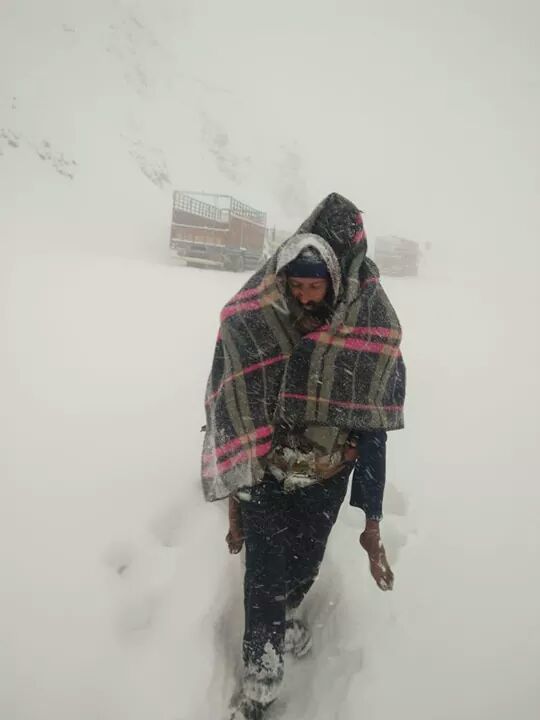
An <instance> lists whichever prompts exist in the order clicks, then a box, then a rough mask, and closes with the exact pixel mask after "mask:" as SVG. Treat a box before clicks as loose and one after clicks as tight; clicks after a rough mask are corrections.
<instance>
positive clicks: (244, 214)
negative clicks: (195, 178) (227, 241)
mask: <svg viewBox="0 0 540 720" xmlns="http://www.w3.org/2000/svg"><path fill="white" fill-rule="evenodd" d="M202 197H204V198H208V199H209V200H213V201H214V202H207V201H206V200H201V198H202ZM174 208H175V209H176V210H183V211H184V212H188V213H191V214H192V215H197V216H198V217H206V218H209V219H210V220H215V221H217V222H227V220H228V216H229V214H231V215H236V216H237V217H241V218H245V219H246V220H250V221H251V222H254V223H256V224H257V225H262V226H265V225H266V213H264V212H261V211H260V210H256V209H255V208H253V207H251V206H250V205H246V203H243V202H240V201H239V200H237V199H236V198H233V197H232V196H231V195H213V194H211V193H202V192H201V193H200V192H191V191H185V190H184V191H180V192H178V191H177V192H175V193H174Z"/></svg>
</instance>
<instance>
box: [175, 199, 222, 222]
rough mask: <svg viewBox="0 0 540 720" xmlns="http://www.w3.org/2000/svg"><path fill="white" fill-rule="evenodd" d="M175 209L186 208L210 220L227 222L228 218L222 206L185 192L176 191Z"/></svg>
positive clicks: (187, 210)
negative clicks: (218, 206)
mask: <svg viewBox="0 0 540 720" xmlns="http://www.w3.org/2000/svg"><path fill="white" fill-rule="evenodd" d="M174 209H175V210H184V211H185V212H188V213H191V214H192V215H198V216H199V217H206V218H209V219H210V220H217V221H218V222H225V221H226V219H227V217H226V215H224V211H223V210H220V208H217V207H216V206H215V205H210V203H206V202H203V201H202V200H198V199H197V198H194V197H192V196H191V195H186V194H185V193H174Z"/></svg>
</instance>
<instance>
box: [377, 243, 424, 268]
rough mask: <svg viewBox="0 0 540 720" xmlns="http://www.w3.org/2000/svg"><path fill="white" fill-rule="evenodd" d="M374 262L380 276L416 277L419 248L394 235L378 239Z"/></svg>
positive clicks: (415, 244) (416, 244)
mask: <svg viewBox="0 0 540 720" xmlns="http://www.w3.org/2000/svg"><path fill="white" fill-rule="evenodd" d="M374 260H375V262H376V264H377V266H378V268H379V270H380V271H381V274H382V275H418V265H419V262H420V246H419V245H418V243H417V242H415V241H414V240H407V239H406V238H402V237H397V236H396V235H386V236H384V237H378V238H377V239H376V241H375V254H374Z"/></svg>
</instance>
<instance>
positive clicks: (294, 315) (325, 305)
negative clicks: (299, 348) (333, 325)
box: [287, 293, 333, 335]
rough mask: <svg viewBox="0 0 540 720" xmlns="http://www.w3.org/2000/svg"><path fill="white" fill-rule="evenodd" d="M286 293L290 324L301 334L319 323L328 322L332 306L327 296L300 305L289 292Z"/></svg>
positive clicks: (308, 331)
mask: <svg viewBox="0 0 540 720" xmlns="http://www.w3.org/2000/svg"><path fill="white" fill-rule="evenodd" d="M288 295H289V297H288V298H287V304H288V306H289V311H290V314H291V321H292V324H293V326H294V327H295V328H296V329H297V330H298V331H299V332H300V333H301V334H302V335H306V334H307V333H310V332H313V331H314V330H316V329H317V328H318V327H320V326H321V325H324V324H325V323H328V322H330V320H331V318H332V313H333V307H332V305H331V304H330V302H329V301H328V299H327V298H325V299H324V300H321V302H318V303H308V304H307V305H302V303H300V302H298V300H296V299H295V298H294V297H293V296H292V295H291V294H290V293H288Z"/></svg>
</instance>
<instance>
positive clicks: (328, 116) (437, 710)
mask: <svg viewBox="0 0 540 720" xmlns="http://www.w3.org/2000/svg"><path fill="white" fill-rule="evenodd" d="M203 5H204V7H198V6H197V5H195V4H194V5H190V4H189V3H177V2H172V1H169V0H159V2H158V1H156V2H155V3H142V2H113V0H96V2H94V3H91V4H90V3H74V2H61V1H60V0H51V1H50V2H47V3H38V2H35V1H32V0H20V2H17V3H15V2H13V3H11V2H7V3H5V4H3V5H2V9H1V13H2V16H1V23H0V28H1V30H0V32H1V35H2V37H1V38H0V39H1V40H2V42H0V61H1V62H0V67H1V68H2V76H1V80H2V98H1V103H2V104H1V105H0V111H1V116H0V152H1V155H0V204H1V208H0V210H1V211H0V241H1V246H0V252H1V257H0V261H1V263H0V268H1V276H0V292H1V302H0V313H1V319H2V334H1V337H2V341H3V342H2V345H3V352H2V353H1V354H0V357H1V359H0V363H1V365H0V370H1V373H0V392H1V396H2V399H3V402H2V405H1V407H2V415H1V418H2V425H3V428H2V433H1V434H0V435H1V438H2V440H1V442H2V484H1V492H2V498H1V503H0V507H1V522H0V547H1V549H2V564H1V568H2V575H1V578H2V602H1V608H0V637H1V638H2V643H1V650H0V663H1V664H0V717H1V718H2V720H3V719H4V718H5V719H6V720H72V718H74V717H76V718H77V719H78V720H98V719H99V720H119V718H129V719H130V720H188V718H189V720H207V719H208V720H209V719H210V718H216V717H218V718H222V717H225V707H226V705H227V702H228V700H229V697H230V694H231V692H232V690H233V687H234V682H235V676H236V674H237V672H238V660H239V652H240V641H241V632H242V609H241V602H242V600H241V597H242V595H241V582H242V567H241V559H240V558H239V557H231V556H229V555H228V554H227V552H226V546H225V542H224V535H225V531H226V519H225V507H224V504H222V503H221V504H220V503H218V504H215V505H207V504H205V503H204V502H203V499H202V494H201V491H200V487H199V479H198V476H199V453H200V446H201V434H200V432H199V429H200V426H201V425H202V423H203V422H204V415H203V403H202V396H203V391H204V385H205V382H206V377H207V373H208V370H209V365H210V361H211V353H212V348H213V343H214V339H215V335H216V331H217V318H218V313H219V309H220V307H221V305H222V304H223V303H224V302H225V300H227V299H228V298H229V297H230V296H231V295H232V294H233V292H234V291H235V290H236V289H237V288H238V286H239V285H240V283H241V282H242V281H243V279H244V278H245V277H247V276H238V275H234V274H228V273H218V272H214V271H211V270H198V269H194V268H184V267H180V266H177V265H175V264H174V263H172V262H171V261H170V260H169V258H168V253H167V237H168V222H169V218H170V204H171V203H170V200H171V196H170V194H171V190H172V188H173V187H186V186H191V187H194V188H196V187H199V188H201V189H212V188H215V189H216V190H218V191H220V192H233V193H234V194H236V195H237V196H238V197H239V198H240V199H242V200H244V201H246V202H249V203H250V204H253V205H256V206H257V205H258V204H260V206H261V208H264V209H268V210H269V211H270V212H271V213H273V215H272V217H274V218H275V219H276V222H277V223H278V224H279V225H280V226H281V227H286V226H289V227H295V226H297V225H298V224H299V222H300V220H301V219H302V217H303V214H304V213H305V211H306V210H309V209H310V207H311V205H312V204H314V203H315V202H317V201H318V200H319V199H320V197H321V196H322V195H323V194H324V192H326V191H328V190H333V189H337V190H339V191H342V192H344V193H345V194H349V195H350V196H351V197H352V199H354V200H358V202H359V203H360V204H361V205H363V207H364V208H365V209H366V210H368V212H367V214H366V224H367V229H368V237H373V236H374V234H377V232H378V231H379V230H381V232H389V231H396V227H397V228H398V231H399V232H400V233H401V234H407V233H408V232H409V231H410V232H411V233H412V235H413V236H414V237H418V238H419V239H422V240H431V241H433V250H432V251H431V252H430V254H429V255H427V256H426V258H425V261H424V264H423V265H422V268H421V274H420V276H419V278H417V279H409V278H388V279H386V280H385V283H384V284H385V288H386V289H387V291H388V293H389V295H390V297H391V298H392V301H393V302H394V304H395V306H396V308H397V310H398V313H399V314H400V317H401V319H402V322H403V326H404V330H405V344H404V352H405V355H406V360H407V364H408V374H409V385H408V404H407V415H406V420H407V427H406V430H405V431H403V432H399V433H395V434H392V435H391V437H390V441H389V468H388V477H389V487H388V489H387V493H386V500H385V512H386V515H385V520H384V522H383V535H384V539H385V542H386V545H387V549H388V555H389V558H390V561H391V562H392V564H393V568H394V571H395V574H396V582H395V589H394V591H393V592H392V593H384V594H383V593H381V592H380V591H378V589H377V588H376V586H375V584H374V583H373V581H372V580H371V578H370V577H369V570H368V563H367V559H366V557H365V555H364V553H363V551H362V549H361V548H360V546H359V544H358V536H359V532H360V530H361V529H362V527H363V517H362V514H361V513H360V512H359V511H358V510H356V509H354V508H350V507H348V506H344V507H343V510H342V512H341V516H340V520H339V523H338V525H337V526H336V528H335V531H334V532H333V534H332V537H331V540H330V543H329V549H328V555H327V558H326V561H325V564H324V566H323V570H322V573H321V577H320V579H319V582H318V583H317V585H316V586H315V588H314V590H313V591H312V593H311V594H310V596H309V597H308V599H307V602H306V609H305V612H306V614H307V617H308V619H309V620H310V621H311V623H312V625H313V628H314V652H313V653H312V655H311V656H310V657H308V658H305V659H304V660H302V662H297V663H292V662H291V663H289V665H288V667H287V678H286V684H285V687H284V692H283V699H282V700H281V701H280V703H279V704H278V706H277V707H276V708H275V710H274V717H276V718H278V717H282V718H283V720H300V719H303V718H310V720H327V719H328V718H339V720H349V718H350V719H351V720H352V718H357V717H364V718H368V719H369V720H388V719H389V718H397V719H399V720H413V719H414V720H455V719H456V718H459V719H460V720H469V719H470V720H484V719H485V720H488V719H489V720H507V718H508V717H513V718H519V720H537V718H538V717H539V716H540V683H539V677H538V676H539V668H540V616H539V612H538V608H539V607H540V573H539V570H538V557H539V552H540V533H539V530H538V518H539V517H540V491H539V488H538V478H539V477H540V472H539V470H540V468H539V461H538V450H537V448H538V440H539V433H538V428H539V412H538V407H539V400H540V388H539V376H538V367H539V365H540V352H539V349H540V348H539V342H538V336H537V330H536V326H537V319H536V315H537V312H538V300H539V297H538V295H539V291H538V288H539V282H538V280H539V278H538V264H539V253H538V244H537V239H538V237H539V236H540V232H539V223H538V217H537V200H538V190H539V177H538V172H537V168H538V160H539V157H540V153H539V148H538V138H537V127H538V126H539V125H540V122H539V121H538V119H539V118H540V114H539V107H540V105H539V102H538V87H539V86H538V79H537V78H538V76H537V69H538V67H539V64H538V62H536V60H537V58H538V55H537V46H536V45H534V44H533V40H534V38H535V36H534V34H532V33H533V30H532V29H533V28H534V27H536V24H535V23H534V22H533V19H534V18H533V15H534V11H533V9H532V6H529V5H528V4H527V3H525V2H522V3H519V2H518V3H515V2H514V3H512V4H511V5H510V3H508V4H505V3H498V4H497V3H496V4H495V5H496V6H497V7H496V9H495V10H496V11H495V10H494V9H493V8H494V4H491V5H490V14H489V19H486V18H487V16H486V15H485V13H484V10H485V8H483V6H482V3H480V2H479V3H473V4H471V5H470V6H469V7H470V8H471V9H470V11H462V14H461V15H460V14H459V12H458V10H456V11H455V12H454V11H453V10H452V11H450V10H446V15H443V16H442V17H441V18H439V16H437V17H435V10H433V9H431V10H430V8H432V5H431V4H427V3H426V4H422V3H420V2H419V3H417V4H416V5H417V7H416V5H415V8H416V9H415V12H416V15H415V14H414V13H411V12H409V10H408V11H407V13H405V11H404V10H400V6H399V4H397V3H396V4H394V6H393V7H392V12H391V13H390V16H391V17H392V18H394V20H388V19H387V18H386V17H385V16H384V15H378V14H377V11H371V12H368V9H367V5H365V6H364V4H362V5H361V7H360V9H358V7H357V6H356V4H355V9H352V6H349V4H348V3H343V7H342V10H343V12H351V13H353V12H356V13H358V15H357V17H356V19H357V20H358V23H359V24H360V25H363V27H364V28H365V29H366V31H365V32H364V33H363V42H364V43H365V44H366V47H365V49H362V52H364V53H365V55H363V56H361V57H363V58H364V60H367V59H369V58H373V57H377V58H380V59H381V67H380V68H379V69H378V71H377V72H378V74H377V73H370V72H367V71H365V70H362V72H364V73H365V74H364V76H363V78H362V79H363V83H364V88H365V89H367V90H369V91H370V93H369V94H370V97H369V102H368V107H366V105H364V104H362V103H360V106H359V107H360V109H359V110H358V112H357V111H356V110H354V108H353V109H351V111H350V114H349V115H347V117H345V118H340V119H341V120H342V124H341V132H340V133H337V134H336V133H335V132H334V133H333V137H332V141H333V142H334V143H335V145H333V144H332V142H323V138H324V133H325V132H326V130H325V128H327V127H329V126H331V125H332V123H333V122H335V121H336V113H335V107H336V105H334V99H333V98H332V102H326V100H325V99H324V98H323V100H321V101H320V103H321V104H320V105H317V102H319V101H318V100H317V98H319V97H320V92H319V90H320V84H321V82H325V83H331V82H334V83H335V84H334V86H333V87H334V92H335V93H337V96H336V100H335V102H336V103H337V102H338V100H339V98H341V99H342V100H343V97H345V96H344V95H340V93H342V94H343V93H345V91H348V89H349V88H348V84H347V82H348V81H347V74H346V73H344V74H343V73H342V74H341V75H340V73H339V72H338V71H341V70H342V69H343V67H344V66H349V65H351V63H352V62H353V52H352V50H350V51H348V50H347V49H346V47H347V43H344V44H342V43H340V39H341V35H340V32H341V30H340V28H341V27H342V24H343V23H342V22H341V20H340V18H339V16H336V18H337V19H330V18H326V17H325V13H324V12H323V10H322V6H321V8H318V7H317V8H313V12H311V11H310V13H308V12H307V9H308V7H309V8H311V7H312V5H311V4H310V5H309V6H308V5H307V4H305V3H304V2H301V3H299V4H298V7H297V8H296V9H292V10H290V14H289V15H288V16H287V17H288V20H289V23H290V27H288V28H283V27H282V26H283V22H282V20H280V17H281V18H282V17H283V15H282V14H281V15H280V14H279V13H276V14H275V15H273V14H272V12H273V11H271V10H270V5H268V6H266V5H265V6H264V10H261V13H262V14H260V13H259V11H258V10H257V9H254V8H253V7H252V6H251V5H250V4H248V3H244V2H239V3H236V4H235V9H236V11H237V13H239V15H235V14H234V13H232V15H231V12H232V11H231V10H230V9H229V8H228V4H225V3H224V4H220V5H218V4H217V3H214V2H208V3H205V4H203ZM226 6H227V9H225V7H226ZM473 6H474V8H473ZM518 6H519V9H520V10H521V15H520V13H519V12H518ZM280 7H281V5H280ZM456 7H457V6H456ZM439 10H440V8H439ZM467 12H469V13H470V14H467ZM463 13H465V14H463ZM238 17H241V18H242V22H241V23H238ZM212 20H213V22H212ZM326 20H327V22H326ZM340 23H341V24H340ZM409 23H411V24H412V25H410V24H409ZM352 25H353V24H351V26H352ZM261 28H262V29H261ZM246 29H251V30H252V31H253V34H252V35H250V34H249V32H246ZM413 29H414V31H415V32H420V31H422V32H424V33H425V34H424V35H422V36H421V37H423V39H424V44H422V43H419V44H418V47H416V48H413V47H412V46H411V43H410V41H409V38H410V35H409V33H410V32H412V31H413ZM295 31H296V33H295ZM454 31H455V32H456V33H459V37H460V53H459V58H455V57H454V54H453V53H454V51H455V36H454V35H453V32H454ZM224 32H225V33H227V32H228V33H229V35H228V36H227V37H228V39H229V41H228V45H227V48H228V49H229V52H231V48H233V47H236V46H238V47H240V46H242V47H243V48H244V51H245V52H247V51H252V52H253V51H254V49H255V47H256V46H260V45H261V43H263V41H264V42H268V43H269V46H271V47H274V48H279V50H280V51H281V52H282V53H284V56H283V58H281V59H280V58H279V57H278V55H274V54H272V53H270V54H268V53H263V55H264V57H262V58H260V64H259V65H257V66H256V67H254V68H250V67H245V66H246V63H245V54H242V53H241V52H240V51H238V52H236V53H232V54H231V57H228V56H227V55H226V54H225V53H223V55H219V52H220V51H219V50H216V47H218V48H219V43H218V40H219V38H220V37H222V36H223V33H224ZM264 32H266V33H267V35H266V36H265V35H264ZM280 32H284V33H285V35H284V37H285V38H286V39H288V40H289V42H288V43H287V42H285V41H281V40H280V38H281V35H280ZM344 32H345V31H344ZM351 32H352V31H351V30H350V29H349V30H347V31H346V33H347V38H349V39H350V40H352V39H354V38H355V36H354V35H353V36H352V37H351V36H350V35H349V34H348V33H351ZM355 32H356V31H355ZM261 33H262V34H261ZM299 33H305V35H304V36H305V37H306V38H307V39H309V40H310V41H311V42H312V44H311V45H309V47H310V48H313V47H315V48H317V47H320V46H321V42H323V41H324V40H325V39H326V38H327V37H328V36H330V37H331V38H332V42H333V43H334V46H333V49H334V50H335V53H336V57H337V61H336V62H338V66H337V67H333V66H332V64H331V62H330V60H329V53H328V52H324V53H321V54H318V53H315V52H310V53H309V62H310V63H312V64H313V72H312V73H311V74H310V73H307V75H302V72H304V73H305V72H306V62H305V61H304V60H302V61H301V63H300V65H301V70H302V72H300V71H299V70H297V69H295V67H296V66H295V65H294V64H291V59H292V58H293V57H294V52H295V51H297V50H298V44H297V43H296V44H295V42H294V40H295V39H297V38H298V37H299ZM300 36H302V35H300ZM321 38H322V39H321ZM198 43H202V45H199V44H198ZM342 45H343V47H342ZM348 47H353V49H354V53H359V52H361V49H360V48H359V47H358V45H354V46H353V45H350V44H349V45H348ZM535 48H536V49H535ZM212 49H214V51H215V52H216V53H218V55H219V57H217V56H216V57H214V59H213V60H212V55H211V50H212ZM390 49H391V50H392V53H394V54H392V53H390V52H389V50H390ZM518 49H519V51H518ZM197 50H198V51H200V53H199V52H197ZM437 53H439V54H437ZM426 54H427V55H426ZM494 54H496V57H497V58H498V62H499V65H497V63H496V62H495V61H493V60H492V58H493V57H494ZM383 57H384V58H385V60H384V62H383V61H382V58H383ZM426 57H428V58H430V59H434V60H435V61H437V62H436V63H435V65H436V66H437V67H438V68H439V71H440V72H441V73H442V75H443V77H444V82H442V83H439V84H437V83H435V84H433V83H432V82H431V81H432V80H433V76H429V75H428V74H427V72H428V70H427V69H426V68H427V67H431V65H429V63H426ZM391 58H394V61H391ZM473 61H474V62H473ZM392 62H395V65H392ZM461 62H463V63H464V66H462V65H461V64H460V63H461ZM445 63H446V64H445ZM471 63H472V64H471ZM367 66H368V65H367V64H366V63H364V65H363V66H362V67H367ZM465 66H466V67H467V70H468V72H467V73H466V74H465V75H464V67H465ZM399 68H403V71H402V74H400V70H399ZM535 68H536V70H535ZM8 69H9V71H8ZM392 72H397V73H398V74H397V78H396V80H395V81H390V77H391V75H392ZM257 73H258V74H257ZM535 73H536V74H535ZM410 77H415V78H416V84H412V85H410V84H407V83H405V82H404V80H405V79H406V78H410ZM464 78H466V79H464ZM227 79H229V81H230V85H227V84H226V83H227ZM510 79H511V80H512V82H510ZM279 83H282V88H281V90H280V86H279ZM389 83H390V84H389ZM392 83H394V84H392ZM269 84H270V85H271V87H272V88H273V90H274V91H275V93H276V95H275V97H274V98H273V99H272V104H270V105H269V102H270V101H269V96H268V86H269ZM299 87H300V88H301V89H302V91H299V90H298V88H299ZM355 87H356V86H355ZM428 88H429V89H430V90H431V91H432V92H433V93H434V95H433V96H432V95H430V93H429V92H427V89H428ZM247 89H250V92H248V91H247ZM367 90H366V91H367ZM278 91H280V92H278ZM444 92H448V93H449V96H450V99H449V101H448V104H445V102H443V93H444ZM280 93H281V94H280ZM407 93H408V96H407V97H408V101H409V103H408V104H405V103H403V104H401V105H400V102H401V101H402V100H403V99H404V96H403V94H405V95H407ZM309 101H311V102H312V103H313V105H312V108H313V109H312V111H310V114H309V120H310V122H309V123H308V124H307V126H306V123H305V117H303V116H302V110H303V109H304V110H305V108H306V107H307V106H308V105H309ZM505 101H506V102H510V103H511V112H510V110H509V108H508V106H507V105H506V104H505ZM411 103H412V105H411ZM277 107H282V108H283V109H284V111H283V112H275V108H277ZM342 107H343V105H342ZM347 107H350V106H347ZM398 107H400V112H399V113H397V108H398ZM392 108H396V112H395V113H394V112H392ZM285 110H286V112H285ZM443 117H444V120H443ZM494 118H496V122H495V121H494ZM418 119H420V122H419V125H420V126H419V127H418V128H415V123H416V121H417V120H418ZM446 122H447V124H445V123H446ZM355 123H360V126H359V127H360V128H361V134H362V133H363V134H364V135H365V141H363V140H362V138H361V137H360V139H359V138H358V137H357V136H355V135H354V133H356V132H357V131H358V127H356V128H355V127H354V126H355ZM403 134H405V137H406V142H404V141H403V136H404V135H403ZM336 135H337V136H336ZM354 143H359V146H358V156H356V155H353V156H351V157H350V158H349V156H348V155H347V152H348V151H349V150H350V148H351V147H353V144H354ZM363 143H364V144H363ZM332 149H335V150H336V152H335V153H334V154H333V153H332ZM319 151H320V152H319ZM338 156H339V159H336V157H338ZM345 157H347V160H346V161H345V160H344V158H345ZM360 167H361V173H360V175H361V177H358V174H359V172H358V168H360ZM321 168H324V172H323V170H321ZM70 175H72V176H73V177H70ZM167 177H168V178H169V180H167ZM364 203H365V204H364ZM370 207H373V208H374V212H373V213H372V215H371V217H372V220H370V214H369V208H370ZM400 218H402V219H403V226H404V229H403V231H401V229H400V226H399V225H397V226H396V223H397V222H398V220H399V219H400ZM386 222H387V224H385V223H386ZM392 223H393V224H392ZM374 227H375V229H376V232H375V233H373V232H372V230H373V228H374Z"/></svg>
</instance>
